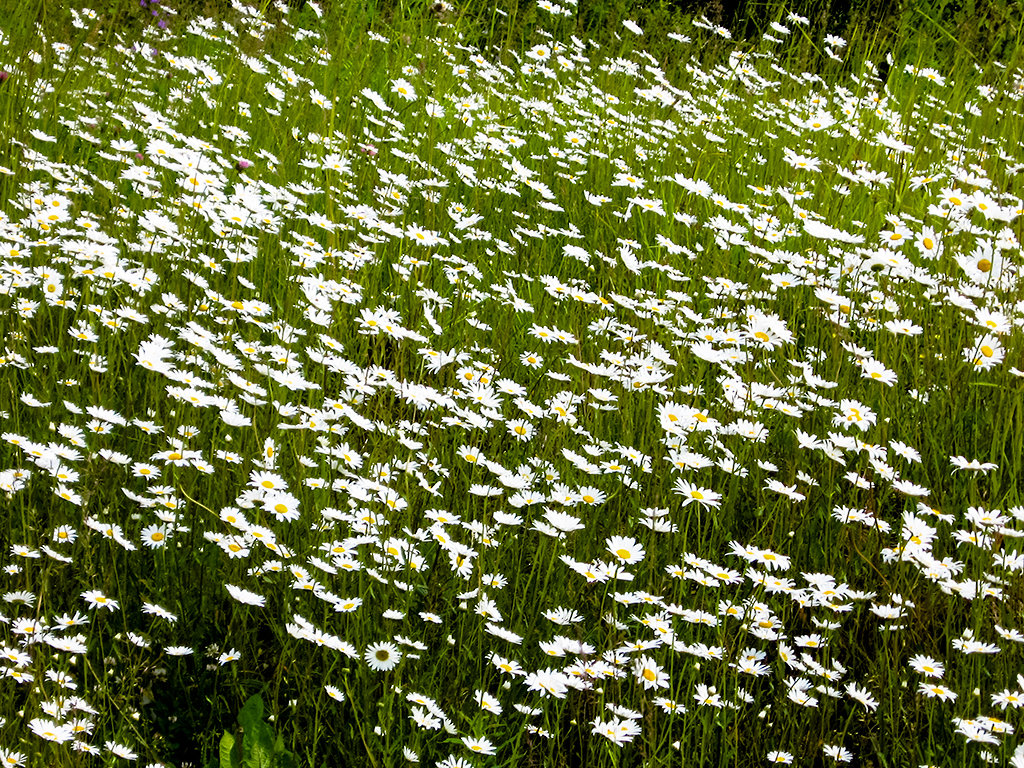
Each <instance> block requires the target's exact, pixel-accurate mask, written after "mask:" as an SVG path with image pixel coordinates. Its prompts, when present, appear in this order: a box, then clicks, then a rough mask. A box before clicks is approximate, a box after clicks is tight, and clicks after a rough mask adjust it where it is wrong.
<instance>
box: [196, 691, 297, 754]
mask: <svg viewBox="0 0 1024 768" xmlns="http://www.w3.org/2000/svg"><path fill="white" fill-rule="evenodd" d="M238 725H239V726H240V730H238V731H236V732H234V733H232V732H231V731H225V732H224V735H223V736H222V737H221V739H220V745H219V752H218V758H217V759H215V760H213V761H212V762H211V763H210V764H209V767H208V768H297V766H298V763H297V762H296V759H295V755H294V754H293V753H292V752H290V751H288V750H287V749H286V748H285V746H284V739H283V737H281V736H280V735H276V734H275V733H274V729H273V726H272V725H271V724H270V723H269V722H267V721H265V720H264V719H263V698H262V697H261V696H260V695H259V694H255V695H253V696H251V697H249V699H248V700H247V701H246V702H245V705H244V706H243V707H242V709H241V710H240V711H239V713H238Z"/></svg>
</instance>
